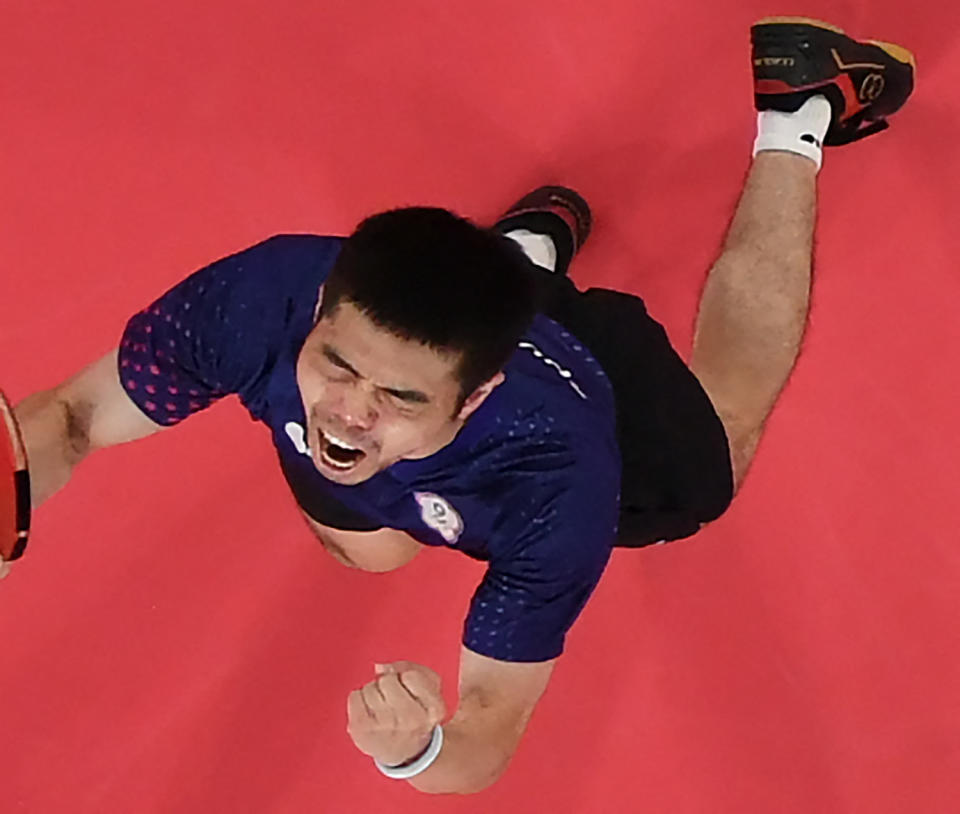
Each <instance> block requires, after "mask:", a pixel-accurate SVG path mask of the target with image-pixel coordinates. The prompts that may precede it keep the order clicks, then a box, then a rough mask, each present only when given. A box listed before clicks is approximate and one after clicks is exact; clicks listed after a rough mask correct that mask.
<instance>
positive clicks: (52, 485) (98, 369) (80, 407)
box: [14, 349, 163, 507]
mask: <svg viewBox="0 0 960 814" xmlns="http://www.w3.org/2000/svg"><path fill="white" fill-rule="evenodd" d="M117 354H118V351H117V349H114V350H112V351H110V352H109V353H108V354H106V355H105V356H104V357H102V358H101V359H98V360H97V361H96V362H93V363H92V364H90V365H88V366H87V367H86V368H84V369H83V370H81V371H80V372H79V373H77V374H76V375H75V376H72V377H71V378H69V379H67V380H66V381H65V382H63V383H62V384H60V385H58V386H57V387H54V388H53V389H51V390H43V391H41V392H39V393H34V394H33V395H32V396H29V397H28V398H26V399H24V400H23V401H22V402H20V404H18V405H17V406H16V407H15V408H14V413H15V414H16V416H17V420H18V421H19V423H20V429H21V431H22V433H23V441H24V444H25V446H26V448H27V460H28V463H29V466H30V486H31V490H30V491H31V497H32V501H33V505H34V507H37V506H39V505H40V504H41V503H43V502H44V501H46V500H47V499H48V498H49V497H50V496H51V495H53V494H54V493H55V492H58V491H59V490H60V489H62V488H63V487H64V486H66V484H67V482H68V481H69V480H70V476H71V474H72V473H73V470H74V468H75V467H76V466H77V464H79V463H80V462H81V461H82V460H83V459H84V458H86V457H87V455H89V454H90V453H91V452H93V451H95V450H98V449H104V448H106V447H110V446H115V445H116V444H123V443H126V442H128V441H135V440H137V439H139V438H145V437H147V436H148V435H152V434H154V433H156V432H159V431H160V430H161V429H163V428H162V427H161V426H160V425H159V424H156V423H155V422H153V421H151V420H150V419H149V418H147V417H146V416H145V415H144V414H143V412H141V410H140V409H139V408H138V407H137V406H136V405H135V404H134V403H133V401H132V400H131V399H130V397H129V396H127V394H126V391H124V389H123V386H122V385H121V384H120V374H119V373H118V371H117Z"/></svg>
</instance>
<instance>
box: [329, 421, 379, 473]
mask: <svg viewBox="0 0 960 814" xmlns="http://www.w3.org/2000/svg"><path fill="white" fill-rule="evenodd" d="M318 435H319V436H320V459H321V461H323V463H325V464H326V465H327V466H329V467H330V468H331V469H335V470H336V471H337V472H349V471H350V470H351V469H353V468H354V467H355V466H356V465H357V464H358V463H360V461H362V460H363V459H364V458H366V457H367V453H365V452H364V451H363V450H362V449H357V448H356V447H355V446H352V445H351V444H348V443H347V442H346V441H344V440H343V439H342V438H337V436H335V435H332V434H331V433H328V432H324V431H323V430H320V431H319V432H318Z"/></svg>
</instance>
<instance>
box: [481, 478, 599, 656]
mask: <svg viewBox="0 0 960 814" xmlns="http://www.w3.org/2000/svg"><path fill="white" fill-rule="evenodd" d="M599 480H600V481H601V482H602V484H601V487H600V488H591V486H590V484H578V485H577V486H573V485H572V484H571V485H570V486H569V487H568V488H566V489H564V490H562V491H560V492H557V493H555V495H554V496H553V498H551V499H550V500H549V501H548V502H545V503H544V504H543V508H542V510H541V512H540V513H539V514H538V515H537V516H536V518H535V519H534V520H533V522H532V523H530V524H529V525H528V526H527V528H526V530H525V532H524V533H523V534H522V535H521V536H520V538H519V539H518V541H517V545H516V546H515V547H514V550H513V552H512V553H511V554H510V555H508V556H502V557H497V558H496V559H493V560H491V562H490V567H489V568H488V570H487V573H486V575H485V576H484V579H483V581H482V582H481V583H480V586H479V587H478V588H477V591H476V593H475V594H474V597H473V599H472V601H471V603H470V611H469V614H468V616H467V619H466V621H465V623H464V629H463V644H464V646H466V647H467V648H468V649H469V650H472V651H473V652H475V653H480V654H481V655H484V656H489V657H490V658H494V659H499V660H501V661H523V662H535V661H547V660H549V659H552V658H556V657H557V656H559V655H560V654H561V653H562V652H563V647H564V641H565V639H566V635H567V632H568V631H569V630H570V628H571V627H572V626H573V623H574V622H575V621H576V620H577V617H578V616H579V615H580V613H581V611H582V610H583V608H584V606H585V605H586V603H587V600H588V599H589V598H590V595H591V594H592V593H593V590H594V588H596V586H597V583H598V582H599V581H600V577H601V576H602V574H603V571H604V569H605V568H606V564H607V562H608V560H609V558H610V552H611V547H612V542H613V538H614V536H615V533H616V522H617V511H618V505H617V500H616V493H617V490H616V484H613V485H612V488H609V487H610V486H611V485H610V484H606V481H605V480H604V479H602V478H601V479H599ZM603 484H606V486H607V487H608V488H606V489H604V488H603ZM578 487H582V488H578Z"/></svg>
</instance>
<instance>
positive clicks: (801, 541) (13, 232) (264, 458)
mask: <svg viewBox="0 0 960 814" xmlns="http://www.w3.org/2000/svg"><path fill="white" fill-rule="evenodd" d="M720 9H722V11H721V10H720ZM798 11H801V12H803V13H805V14H809V15H812V16H817V17H821V18H824V19H829V20H831V21H834V22H836V23H837V24H839V25H842V26H844V27H845V28H847V29H848V30H850V31H852V32H855V33H857V34H859V35H862V36H875V37H880V38H883V39H890V40H893V41H896V42H902V43H903V44H904V45H907V46H909V47H911V48H912V49H914V50H915V51H916V52H917V56H918V60H919V65H920V81H919V87H918V90H917V92H916V94H915V97H914V98H913V100H912V101H911V103H910V104H909V105H908V107H907V108H906V110H904V111H903V113H901V114H900V115H899V116H898V117H897V118H896V119H895V121H894V126H893V128H892V129H891V131H890V132H888V133H886V134H883V135H881V136H879V137H875V138H871V139H869V140H867V141H865V142H862V143H860V144H857V145H854V146H852V147H849V148H844V149H842V150H839V151H831V152H830V153H829V154H828V155H827V159H826V163H825V166H824V170H823V173H822V175H821V179H822V184H821V204H822V216H821V221H820V223H821V228H820V232H819V241H818V250H817V269H816V282H815V290H814V297H813V309H812V313H811V321H810V329H809V333H808V336H807V341H806V344H805V349H804V352H803V354H802V357H801V359H800V362H799V366H798V368H797V370H796V373H795V375H794V376H793V378H792V380H791V382H790V384H789V386H788V387H787V389H786V391H785V393H784V395H783V398H782V400H781V402H780V404H779V406H778V407H777V409H776V412H775V414H774V416H773V418H772V420H771V421H770V424H769V428H768V433H767V435H766V437H765V439H764V441H763V443H762V445H761V448H760V451H759V455H758V457H757V460H756V462H755V465H754V468H753V470H752V472H751V474H750V476H749V478H748V481H747V484H746V486H745V488H744V490H743V492H742V493H741V495H740V496H739V497H738V499H737V500H736V502H735V504H734V506H733V508H732V509H731V510H730V512H729V513H728V514H727V515H725V516H724V517H723V518H722V519H721V520H720V521H719V522H717V523H715V524H713V525H712V526H711V527H710V528H708V529H706V530H705V531H704V532H703V533H701V534H700V535H698V536H697V537H696V538H694V539H692V540H688V541H685V542H681V543H675V544H673V545H669V546H663V547H660V548H657V549H653V550H645V551H620V552H617V554H616V555H615V557H614V559H613V562H612V564H611V566H610V568H609V569H608V571H607V573H606V575H605V577H604V579H603V582H602V583H601V586H600V588H599V589H598V591H597V593H596V595H595V598H594V600H593V601H592V603H591V604H590V605H589V607H588V608H587V610H586V612H585V613H584V615H583V617H582V619H581V621H580V622H579V623H578V625H577V626H576V627H575V629H574V632H573V634H572V636H571V638H570V641H569V642H568V650H567V654H566V655H565V656H564V657H563V658H562V659H561V662H560V666H559V668H558V670H557V673H556V676H555V678H554V681H553V683H552V684H551V686H550V689H549V691H548V693H547V695H546V697H545V699H544V701H543V702H542V704H541V705H540V707H539V708H538V710H537V712H536V715H535V716H534V719H533V721H532V723H531V726H530V730H529V733H528V735H527V737H526V739H525V741H524V743H523V744H522V746H521V749H520V751H519V752H518V754H517V756H516V758H515V760H514V763H513V765H512V767H511V769H510V771H509V773H508V774H507V776H506V777H505V778H504V779H503V780H502V781H501V782H500V783H499V784H498V785H497V786H495V787H494V788H493V789H491V790H490V791H488V792H486V793H485V794H483V795H481V796H479V797H472V798H431V797H427V796H424V795H421V794H419V793H417V792H415V791H413V790H412V789H411V788H409V787H408V786H406V785H405V784H403V783H398V782H394V781H389V780H387V779H385V778H383V777H381V776H380V775H379V774H378V773H377V772H376V771H375V769H374V768H373V766H372V765H371V762H370V761H369V759H367V758H365V757H364V756H362V755H361V754H359V753H358V752H357V751H356V750H355V749H354V748H353V746H352V744H351V742H350V740H349V738H348V736H347V734H346V731H345V721H346V716H345V704H346V696H347V693H348V692H349V691H350V690H351V689H353V688H354V687H356V686H360V685H361V684H363V683H365V682H366V681H367V680H368V679H369V677H370V675H371V669H372V667H371V665H372V663H373V662H374V661H382V660H392V659H401V658H407V659H412V660H414V661H419V662H422V663H425V664H428V665H431V666H433V667H435V668H436V669H438V670H439V671H440V672H441V673H442V674H443V676H444V679H445V682H446V683H447V685H448V688H452V687H453V686H454V684H455V679H456V658H457V654H458V647H459V630H460V624H461V620H462V617H463V615H464V612H465V610H466V605H467V601H468V599H469V596H470V594H471V592H472V589H473V586H474V584H475V582H476V580H477V579H478V575H479V571H478V567H477V564H476V563H473V562H470V561H468V560H467V559H466V558H464V557H460V556H457V555H453V554H448V553H446V552H434V553H432V554H429V555H425V556H423V557H421V558H420V559H419V560H418V561H416V562H415V563H414V564H412V565H411V566H409V567H408V568H406V569H403V570H401V571H399V572H397V573H394V574H391V575H387V576H375V575H367V574H362V573H354V572H351V571H348V570H346V569H343V568H341V567H340V566H338V565H337V564H336V563H334V562H333V561H332V560H330V559H329V558H328V557H327V556H326V555H325V553H324V552H323V551H322V550H321V548H320V547H319V546H318V545H317V543H316V542H315V541H314V539H313V538H312V536H311V535H310V533H309V531H308V530H307V528H306V526H305V525H304V524H303V522H302V521H301V519H300V517H299V515H298V513H297V512H296V510H295V504H294V502H293V498H292V497H291V496H290V495H289V493H288V492H287V490H286V486H285V484H284V481H283V478H282V476H281V474H280V471H279V469H278V467H277V466H276V463H275V460H276V459H275V457H274V455H273V452H272V449H271V445H270V442H269V437H268V434H267V432H266V430H265V428H264V427H262V426H261V425H257V424H254V423H252V422H251V421H249V419H248V418H247V416H246V413H245V412H244V410H243V408H242V407H241V406H240V405H239V403H237V402H236V401H235V400H233V399H228V400H226V401H224V402H222V403H220V404H218V405H217V406H215V407H214V408H212V409H211V410H209V411H208V412H206V413H203V414H201V415H199V416H197V417H195V418H193V419H191V420H190V421H188V422H186V424H184V425H183V426H182V427H180V428H178V429H177V430H174V431H172V432H170V433H167V434H162V435H161V436H157V437H153V438H150V439H148V440H146V441H144V442H141V443H138V444H133V445H130V446H127V447H122V448H118V449H115V450H110V451H108V452H105V453H102V454H100V455H98V456H95V457H94V458H93V459H91V460H90V461H88V462H87V463H85V464H84V465H83V466H82V467H81V468H80V470H79V471H78V473H77V475H76V477H75V479H74V482H73V483H71V485H70V486H69V487H68V488H67V489H66V490H65V491H64V492H62V493H61V494H59V495H58V496H56V497H55V498H53V499H52V500H51V501H50V502H49V503H48V504H47V505H45V506H44V507H43V508H42V509H41V511H40V512H38V515H37V517H36V522H35V531H34V537H33V542H32V550H30V551H29V553H28V556H27V557H26V558H25V559H24V560H23V561H22V563H20V564H18V565H17V566H16V567H15V569H14V572H13V574H12V575H11V577H10V578H9V579H7V580H6V581H4V582H3V583H2V585H0V630H2V639H0V754H2V755H3V760H2V766H3V768H2V770H0V788H2V793H0V811H2V812H21V811H22V812H30V814H127V812H136V814H199V813H200V812H203V814H208V813H209V812H230V814H241V813H245V812H251V813H258V812H263V813H264V814H275V813H276V814H300V812H303V813H304V814H306V812H336V813H338V812H363V813H365V812H374V811H376V812H381V811H391V812H418V813H419V812H424V813H425V814H429V812H441V811H442V812H447V811H455V812H490V811H496V812H585V813H586V814H607V813H608V812H611V813H613V814H621V813H628V814H629V813H632V812H670V814H705V813H706V814H767V813H768V812H777V814H812V813H813V812H816V813H817V814H823V813H827V812H829V813H830V814H833V813H834V812H843V813H844V814H847V813H853V812H856V813H857V814H859V813H860V812H869V814H901V813H903V812H923V814H952V812H956V811H958V810H960V666H958V661H960V656H958V653H960V614H958V596H960V532H958V514H960V512H958V509H957V506H958V498H957V495H958V490H960V433H958V432H957V430H956V418H955V416H956V413H957V409H956V406H955V405H956V400H957V398H958V396H960V374H958V372H957V369H958V349H960V320H958V319H957V317H956V311H957V303H958V301H960V282H958V269H960V263H958V258H960V228H958V224H960V218H958V215H960V207H958V206H957V204H956V195H957V191H958V189H960V172H958V163H960V161H958V153H957V138H958V136H957V134H958V132H960V115H958V114H960V103H958V98H960V97H958V90H957V89H958V87H960V8H958V6H957V5H956V4H952V3H940V4H936V3H933V2H920V3H913V4H910V5H909V6H904V4H902V3H895V2H892V0H875V2H867V1H866V0H862V1H861V2H857V1H855V0H848V1H847V2H834V3H826V2H823V0H812V1H811V2H810V3H809V4H808V5H807V6H804V7H802V8H799V9H798V8H794V7H790V8H777V7H772V6H770V5H769V4H765V3H760V2H747V1H746V0H739V1H738V2H735V3H732V4H726V5H723V4H720V5H718V4H716V3H707V2H703V1H702V0H678V2H674V3H668V2H661V3H629V2H624V0H598V2H594V3H591V4H584V3H573V2H567V0H553V1H552V2H547V1H546V0H534V1H533V2H527V3H515V2H510V3H508V2H503V1H502V0H487V2H483V3H463V2H459V0H448V2H439V1H438V2H424V0H411V2H406V3H388V2H383V1H382V0H381V1H380V2H375V1H374V0H352V2H344V0H327V2H323V3H307V2H302V0H301V1H300V2H290V1H289V0H274V2H272V3H265V2H252V1H251V2H248V1H246V0H243V1H242V2H236V1H234V2H224V1H223V0H214V1H213V2H211V0H201V1H200V2H192V3H188V2H182V0H174V2H170V0H167V2H149V3H118V2H105V1H104V0H92V1H91V2H86V3H68V2H62V0H57V1H56V2H48V3H28V2H16V1H15V0H8V1H7V2H5V3H4V4H3V12H2V15H0V19H2V23H3V29H4V34H5V36H4V44H3V47H2V48H0V110H2V116H3V125H2V127H0V189H2V194H0V211H2V224H3V226H2V233H3V239H2V241H0V268H2V288H0V292H2V293H0V383H2V386H3V387H4V388H5V389H6V390H7V391H8V393H9V394H10V396H11V397H12V398H13V399H14V400H20V399H22V398H24V397H25V396H26V395H28V394H29V393H31V392H34V391H35V390H37V389H41V388H46V387H50V386H52V385H54V384H56V383H58V382H59V381H61V380H62V379H63V378H64V377H66V376H67V375H68V374H70V373H72V372H74V371H76V370H77V369H78V368H80V367H81V366H83V365H84V364H86V363H87V362H89V361H91V360H93V359H94V358H97V357H99V356H100V355H102V354H103V353H104V352H106V351H107V350H108V349H109V348H110V347H111V346H113V345H114V344H115V343H116V342H117V340H118V337H119V335H120V332H121V330H122V328H123V325H124V323H125V321H126V319H127V318H128V317H129V316H130V315H131V314H132V313H133V312H134V311H136V310H139V309H140V308H141V307H143V306H144V305H146V304H147V303H148V302H150V301H151V300H152V299H153V298H154V297H156V296H157V295H159V294H160V293H162V292H163V291H164V290H166V288H168V287H169V286H171V285H173V284H174V283H176V282H177V281H178V280H180V279H181V278H182V277H184V276H185V275H186V274H187V273H189V272H190V271H192V270H194V269H195V268H198V267H199V266H201V265H204V264H205V263H206V262H208V261H210V260H212V259H214V258H216V257H219V256H222V255H224V254H227V253H229V252H232V251H234V250H237V249H239V248H241V247H243V246H246V245H248V244H252V243H254V242H257V241H259V240H260V239H262V238H264V237H266V236H268V235H270V234H273V233H277V232H291V231H305V232H320V233H336V234H342V233H346V232H348V231H349V230H350V229H352V227H353V226H354V224H355V223H356V222H357V221H358V220H360V219H361V218H362V217H363V216H365V215H367V214H370V213H372V212H374V211H379V210H381V209H384V208H388V207H392V206H396V205H402V204H413V203H427V204H435V205H442V206H448V207H450V208H453V209H455V210H457V211H459V212H461V213H463V214H466V215H469V216H472V217H475V218H477V219H479V220H481V221H489V220H491V219H492V218H494V217H495V216H496V215H497V214H498V212H499V211H500V210H501V209H502V207H503V206H504V205H506V204H508V203H510V202H512V201H513V200H514V199H515V198H516V197H518V196H519V195H520V194H522V193H524V192H526V191H528V189H530V188H532V187H533V186H537V185H539V184H541V183H545V182H554V183H563V184H567V185H571V186H574V187H575V188H577V189H579V190H580V191H581V192H582V193H584V194H585V195H586V197H587V198H588V199H589V200H590V201H591V203H592V204H593V207H594V209H595V214H596V220H597V223H596V230H595V233H594V235H593V237H592V238H591V241H590V243H589V244H588V245H587V247H586V249H585V250H584V252H583V254H582V256H581V257H579V258H578V260H577V263H576V264H575V266H574V277H575V278H576V279H577V280H578V282H580V283H582V284H593V285H608V286H613V287H619V288H622V289H625V290H629V291H632V292H636V293H639V294H641V295H642V296H643V297H644V298H645V299H646V300H647V303H648V306H649V308H650V311H651V313H652V314H653V315H654V316H655V317H656V318H658V319H659V320H660V321H661V322H663V323H664V324H665V326H666V327H667V329H668V331H669V333H670V335H671V337H672V338H673V340H674V342H675V344H676V345H677V347H678V348H679V349H680V350H681V352H682V353H683V354H684V355H685V356H686V355H687V354H688V353H689V347H690V341H691V336H692V324H693V318H694V313H695V308H696V303H697V297H698V292H699V286H700V284H701V282H702V280H703V278H704V275H705V273H706V270H707V268H708V266H709V264H710V262H711V260H712V259H713V256H714V254H715V252H716V250H717V247H718V245H719V242H720V240H721V237H722V235H723V231H724V229H725V226H726V224H727V221H728V219H729V217H730V214H731V213H732V208H733V205H734V203H735V201H736V197H737V194H738V191H739V188H740V183H741V181H742V178H743V176H744V173H745V171H746V169H747V166H748V161H749V152H750V146H751V143H752V139H753V135H754V115H753V112H752V107H751V85H750V71H749V52H748V27H749V24H750V23H751V22H752V21H753V20H754V19H755V18H757V17H759V16H763V15H766V14H771V13H797V12H798Z"/></svg>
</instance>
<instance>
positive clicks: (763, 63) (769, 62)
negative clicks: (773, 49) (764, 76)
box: [753, 57, 797, 68]
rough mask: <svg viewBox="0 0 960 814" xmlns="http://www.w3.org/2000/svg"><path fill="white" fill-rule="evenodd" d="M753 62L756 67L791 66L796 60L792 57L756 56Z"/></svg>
mask: <svg viewBox="0 0 960 814" xmlns="http://www.w3.org/2000/svg"><path fill="white" fill-rule="evenodd" d="M753 64H754V65H756V66H757V67H758V68H781V67H782V68H792V67H793V66H794V65H796V64H797V61H796V60H795V59H794V58H793V57H758V58H757V59H755V60H754V61H753Z"/></svg>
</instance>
